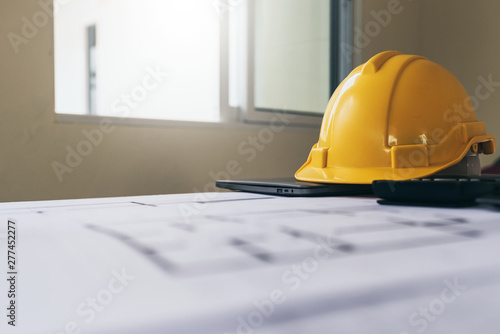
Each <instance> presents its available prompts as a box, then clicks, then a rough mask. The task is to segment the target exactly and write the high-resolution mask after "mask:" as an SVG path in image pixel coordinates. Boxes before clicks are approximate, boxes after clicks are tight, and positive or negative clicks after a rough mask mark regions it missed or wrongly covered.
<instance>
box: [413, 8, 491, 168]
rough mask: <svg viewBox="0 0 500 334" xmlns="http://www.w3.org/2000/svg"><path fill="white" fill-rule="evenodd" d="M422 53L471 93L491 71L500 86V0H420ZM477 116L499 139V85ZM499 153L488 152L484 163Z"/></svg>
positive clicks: (481, 91)
mask: <svg viewBox="0 0 500 334" xmlns="http://www.w3.org/2000/svg"><path fill="white" fill-rule="evenodd" d="M421 13H422V14H421V15H422V16H421V19H422V20H421V30H420V31H421V37H420V50H421V54H422V55H424V56H426V57H429V58H430V59H432V60H434V61H436V62H438V63H440V64H442V65H443V66H445V67H446V68H447V69H449V70H450V71H451V72H452V73H453V74H455V75H456V76H457V78H458V79H459V80H460V81H461V82H462V84H463V85H464V87H465V89H466V90H467V92H468V93H469V95H470V96H478V97H479V96H481V94H484V93H485V92H486V91H485V90H484V89H483V90H480V94H479V95H477V94H476V88H477V86H478V85H479V84H480V80H479V79H478V78H479V77H483V78H485V79H487V78H488V77H489V76H490V75H491V76H492V79H493V81H495V82H498V85H499V86H500V62H499V60H500V44H499V43H498V40H499V38H500V20H499V17H500V1H491V0H474V1H470V0H438V1H436V0H421ZM476 113H477V117H478V118H479V119H480V120H481V121H484V122H486V128H487V130H488V132H490V133H493V134H494V135H495V137H496V138H497V140H500V87H496V89H495V91H493V92H492V93H491V97H489V98H486V99H484V100H482V101H480V104H479V108H478V109H477V110H476ZM499 156H500V154H499V151H497V153H495V154H494V155H490V156H485V157H484V159H483V160H482V162H483V165H484V164H487V163H491V162H492V161H493V160H494V159H495V158H498V157H499Z"/></svg>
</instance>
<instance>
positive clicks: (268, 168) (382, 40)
mask: <svg viewBox="0 0 500 334" xmlns="http://www.w3.org/2000/svg"><path fill="white" fill-rule="evenodd" d="M387 3H388V2H387V1H386V0H370V1H366V0H365V1H363V4H364V6H363V7H362V8H361V10H360V11H361V14H362V19H363V23H367V22H369V20H372V19H373V18H372V17H370V15H371V10H376V11H377V10H381V9H385V8H387ZM401 4H402V6H403V8H404V10H403V11H402V12H401V13H399V14H397V15H394V16H393V18H392V20H391V23H390V24H389V25H388V26H387V27H386V28H384V29H382V30H381V33H380V34H379V35H378V36H377V37H374V38H372V40H371V42H370V43H369V44H368V45H367V46H366V47H365V48H363V49H362V53H361V54H360V55H359V58H360V59H359V60H366V59H368V58H369V57H370V56H371V55H373V54H375V53H377V52H379V51H382V50H386V49H396V50H400V51H402V52H408V53H417V54H422V55H424V56H427V57H429V58H430V59H432V60H435V61H437V62H439V63H441V64H442V65H444V66H445V67H447V68H448V69H450V70H451V71H452V72H453V73H455V74H456V75H457V77H458V78H459V79H460V80H462V82H463V84H464V86H465V87H466V89H467V90H468V91H469V93H470V94H474V89H475V87H476V85H477V83H478V82H477V77H478V76H479V75H483V76H485V77H487V76H488V75H489V74H492V75H493V78H495V79H496V78H498V80H500V67H499V66H498V65H497V62H496V60H497V59H500V57H499V56H500V46H498V45H497V43H495V41H496V40H497V34H498V33H499V32H500V22H499V21H498V20H497V19H496V17H497V16H498V15H497V14H498V13H499V10H500V3H496V2H494V1H489V0H480V1H469V0H421V1H412V2H410V1H409V0H401ZM39 10H40V7H39V5H38V1H37V0H23V1H4V2H3V4H2V11H1V13H0V35H1V36H2V37H1V38H0V60H1V62H0V69H1V71H0V73H1V77H0V113H1V122H0V187H1V191H0V201H18V200H35V199H60V198H81V197H98V196H120V195H140V194H158V193H177V192H191V191H193V190H194V189H195V188H198V189H199V190H203V188H204V186H205V185H206V184H207V183H209V182H210V179H211V178H210V176H209V172H210V171H215V172H217V171H221V170H225V169H226V164H227V162H228V161H230V160H236V161H238V162H240V164H241V166H242V172H241V173H240V174H239V175H238V177H263V176H270V177H271V176H287V175H292V174H293V172H294V171H295V170H296V168H298V167H299V166H300V164H301V163H302V162H303V161H304V159H305V158H306V156H307V154H308V151H309V149H310V146H311V145H312V144H313V143H314V142H315V141H316V138H317V132H318V129H309V130H308V129H305V130H304V129H297V128H287V129H286V130H285V131H283V132H281V133H279V134H276V136H275V139H274V140H273V141H272V142H271V143H270V144H268V145H266V147H265V149H264V150H263V151H261V152H258V155H257V157H256V158H255V160H253V161H251V162H248V161H246V158H247V157H248V155H241V154H239V153H238V152H237V147H238V145H239V144H240V143H242V142H243V141H244V140H246V138H247V137H248V136H252V135H256V134H257V133H258V132H259V131H260V129H261V128H262V127H258V126H254V127H250V128H245V129H243V130H242V129H241V128H237V127H205V128H200V127H197V128H173V127H143V126H135V127H134V126H118V125H117V127H116V129H115V130H114V131H113V132H112V133H110V134H107V135H105V137H104V140H103V143H102V144H101V145H99V146H98V147H96V148H94V150H93V152H92V154H90V155H89V156H87V157H85V158H84V159H83V161H82V163H81V164H80V165H79V166H78V167H76V168H75V169H74V171H73V172H72V173H71V174H65V176H64V181H63V182H59V181H58V179H57V176H56V175H55V173H54V171H53V169H52V166H51V164H52V162H53V161H59V162H64V159H65V157H66V146H68V145H69V146H71V147H73V148H75V147H76V145H77V144H78V143H79V142H80V141H81V140H82V139H85V137H84V136H83V134H82V130H84V129H87V130H92V129H96V125H89V124H58V123H56V122H55V114H54V88H53V86H54V73H53V71H54V69H53V61H54V59H53V53H52V30H51V22H49V24H47V25H46V26H45V27H43V28H40V29H39V32H38V34H37V35H36V36H35V37H34V38H32V39H31V40H30V41H29V42H28V43H27V44H26V45H21V46H20V52H19V54H17V55H16V54H14V52H13V50H12V48H11V46H10V43H9V41H8V39H7V38H6V35H7V34H8V33H9V32H16V33H19V32H20V29H21V26H22V21H21V18H22V17H23V16H26V17H31V16H32V15H33V14H34V13H36V12H38V11H39ZM358 14H359V12H358ZM499 99H500V92H498V93H497V92H495V93H494V94H493V95H492V97H491V98H490V99H488V100H486V101H483V102H482V103H481V106H480V110H479V111H478V115H479V117H480V118H481V119H483V120H486V121H487V126H488V129H489V130H490V131H491V132H493V133H495V134H496V135H497V137H498V138H500V124H499V122H498V116H497V114H498V111H497V108H496V106H497V105H498V102H500V101H499ZM486 161H491V158H490V159H486Z"/></svg>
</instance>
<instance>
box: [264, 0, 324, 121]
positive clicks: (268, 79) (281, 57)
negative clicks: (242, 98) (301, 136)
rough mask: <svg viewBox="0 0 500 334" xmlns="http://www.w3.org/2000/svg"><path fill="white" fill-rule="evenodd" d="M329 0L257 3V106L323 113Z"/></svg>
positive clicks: (265, 1) (277, 0) (276, 0)
mask: <svg viewBox="0 0 500 334" xmlns="http://www.w3.org/2000/svg"><path fill="white" fill-rule="evenodd" d="M330 2H331V1H330V0H272V1H269V0H255V88H254V89H255V91H254V95H255V108H258V109H284V110H289V111H300V112H307V113H323V112H324V109H325V106H326V104H327V103H328V99H329V97H330Z"/></svg>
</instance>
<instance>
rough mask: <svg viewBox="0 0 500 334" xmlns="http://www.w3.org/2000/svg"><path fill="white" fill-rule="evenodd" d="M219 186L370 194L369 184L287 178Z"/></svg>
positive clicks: (259, 190) (302, 193) (297, 192)
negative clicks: (305, 180) (303, 180)
mask: <svg viewBox="0 0 500 334" xmlns="http://www.w3.org/2000/svg"><path fill="white" fill-rule="evenodd" d="M215 185H216V186H217V187H219V188H223V189H229V190H238V191H247V192H252V193H258V194H266V195H280V196H298V197H300V196H343V195H371V194H373V191H372V186H371V184H340V183H312V182H302V181H297V180H295V179H293V178H287V179H260V180H218V181H216V183H215Z"/></svg>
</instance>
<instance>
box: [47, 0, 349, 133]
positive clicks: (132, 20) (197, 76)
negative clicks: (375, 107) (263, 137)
mask: <svg viewBox="0 0 500 334" xmlns="http://www.w3.org/2000/svg"><path fill="white" fill-rule="evenodd" d="M349 3H350V0H272V1H270V0H251V1H249V0H126V1H124V0H73V1H71V2H68V3H67V4H66V5H61V6H60V10H59V12H58V13H57V15H55V19H54V43H55V69H56V71H55V79H56V112H57V113H61V114H76V115H87V114H93V115H99V116H116V117H130V118H146V119H167V120H184V121H204V122H219V121H231V120H233V121H234V120H247V121H263V120H266V119H268V118H269V117H270V115H272V113H271V112H272V111H274V110H283V111H285V112H289V113H294V114H297V122H298V123H312V124H318V123H319V121H320V119H321V116H322V113H323V109H324V107H325V106H326V104H327V102H328V99H329V97H330V95H331V93H332V91H333V88H334V87H336V85H337V83H338V80H339V77H340V75H339V73H340V72H341V70H340V68H339V64H341V61H340V58H339V55H338V54H339V52H338V47H337V45H338V43H339V38H341V36H340V33H341V32H342V29H341V23H342V22H344V21H345V22H348V21H346V20H344V21H342V15H351V14H350V11H349V10H348V11H346V12H344V14H342V13H343V12H342V11H340V8H342V6H344V7H345V6H346V4H347V5H349ZM345 31H348V29H346V30H345ZM340 66H341V67H342V66H343V67H348V66H350V64H348V63H346V64H344V65H342V64H341V65H340ZM344 72H345V71H344Z"/></svg>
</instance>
